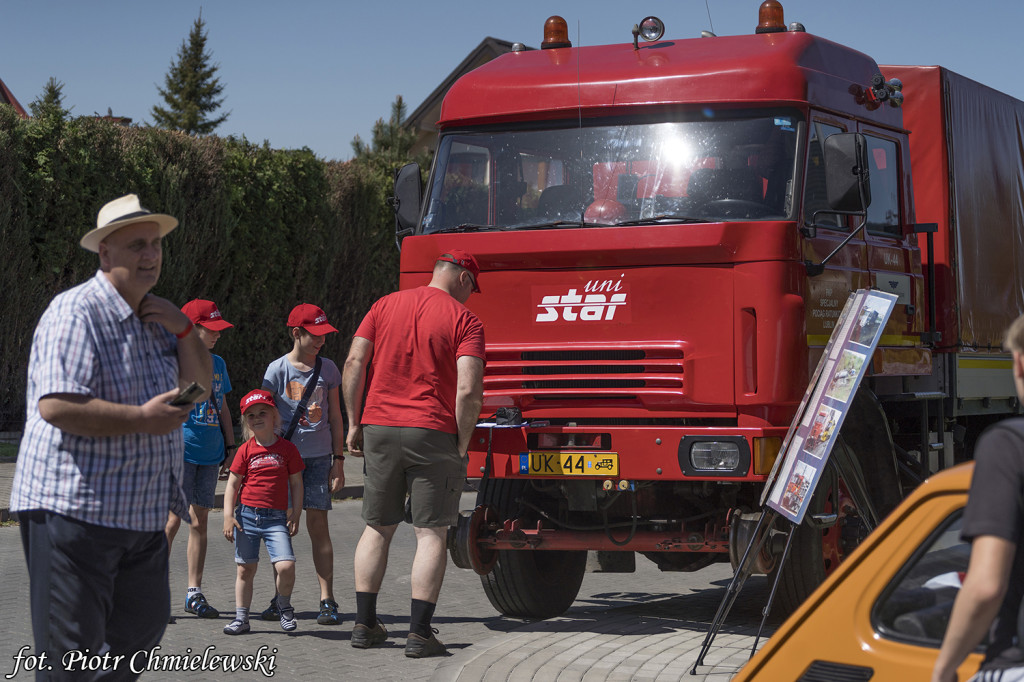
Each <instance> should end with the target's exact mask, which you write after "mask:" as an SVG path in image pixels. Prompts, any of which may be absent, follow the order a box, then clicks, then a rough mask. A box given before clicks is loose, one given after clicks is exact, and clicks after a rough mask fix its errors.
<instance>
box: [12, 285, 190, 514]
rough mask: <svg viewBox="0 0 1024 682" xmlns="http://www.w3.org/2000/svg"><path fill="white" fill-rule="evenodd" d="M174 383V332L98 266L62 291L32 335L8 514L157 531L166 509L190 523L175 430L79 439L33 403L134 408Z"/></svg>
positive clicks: (180, 440)
mask: <svg viewBox="0 0 1024 682" xmlns="http://www.w3.org/2000/svg"><path fill="white" fill-rule="evenodd" d="M177 385H178V354H177V340H176V339H175V338H174V335H173V334H171V333H170V332H168V331H167V330H165V329H164V328H163V327H162V326H161V325H160V324H158V323H156V322H149V323H144V322H142V320H140V319H139V318H138V317H137V316H136V315H135V313H134V311H132V309H131V307H130V306H129V305H128V303H127V302H125V300H124V299H123V298H121V296H120V294H118V293H117V290H116V289H114V287H113V285H112V284H111V283H110V281H109V280H107V278H106V277H105V276H104V275H103V273H102V272H97V273H96V276H95V277H93V278H92V279H90V280H88V281H87V282H84V283H82V284H80V285H79V286H77V287H74V288H73V289H69V290H68V291H65V292H63V293H61V294H59V295H58V296H57V297H56V298H54V299H53V301H52V302H51V303H50V305H49V307H48V308H47V309H46V312H44V313H43V316H42V317H41V318H40V320H39V325H38V326H37V327H36V331H35V336H34V337H33V339H32V352H31V355H30V358H29V364H28V394H27V401H28V405H27V408H26V420H25V433H24V436H23V437H22V440H21V448H20V450H19V452H18V466H17V469H16V471H15V474H14V482H13V484H12V493H11V504H10V508H11V511H27V510H33V509H45V510H49V511H52V512H55V513H57V514H62V515H64V516H69V517H72V518H75V519H78V520H80V521H84V522H86V523H92V524H95V525H99V526H106V527H110V528H123V529H128V530H138V531H158V530H163V528H164V525H165V524H166V523H167V511H168V509H170V510H171V511H173V512H175V513H176V514H179V515H180V516H182V517H183V518H186V519H187V518H188V516H187V511H186V510H187V506H186V503H185V496H184V494H183V492H182V490H181V484H180V481H181V477H182V461H183V456H184V455H183V453H184V449H185V445H184V440H183V436H182V430H181V429H176V430H174V431H173V432H171V433H169V434H167V435H164V436H151V435H149V434H145V433H131V434H127V435H124V436H104V437H86V436H76V435H73V434H70V433H66V432H64V431H61V430H60V429H58V428H57V427H55V426H53V425H51V424H50V423H48V422H47V421H45V420H44V419H43V418H42V417H41V416H40V415H39V399H40V398H43V397H45V396H47V395H52V394H57V393H71V394H77V395H85V396H91V397H93V398H99V399H102V400H107V401H110V402H113V403H120V404H124V405H141V404H143V403H145V402H146V401H147V400H149V399H150V398H152V397H153V396H154V395H157V394H158V393H163V392H165V391H169V390H171V389H173V388H175V387H176V386H177Z"/></svg>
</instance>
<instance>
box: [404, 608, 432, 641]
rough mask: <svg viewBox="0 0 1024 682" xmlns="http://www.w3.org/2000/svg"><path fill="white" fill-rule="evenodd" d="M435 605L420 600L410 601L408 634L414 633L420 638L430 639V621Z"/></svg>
mask: <svg viewBox="0 0 1024 682" xmlns="http://www.w3.org/2000/svg"><path fill="white" fill-rule="evenodd" d="M436 607H437V604H434V603H433V602H429V601H423V600H422V599H413V600H412V609H411V611H412V615H411V616H410V617H409V632H415V633H416V634H417V635H419V636H420V637H423V638H425V639H430V635H431V634H432V632H431V630H430V619H431V618H433V617H434V609H435V608H436Z"/></svg>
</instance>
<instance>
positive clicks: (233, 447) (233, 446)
mask: <svg viewBox="0 0 1024 682" xmlns="http://www.w3.org/2000/svg"><path fill="white" fill-rule="evenodd" d="M237 447H238V446H237V445H235V444H234V443H232V444H231V445H225V446H224V448H225V449H228V448H230V449H232V450H234V449H235V448H237Z"/></svg>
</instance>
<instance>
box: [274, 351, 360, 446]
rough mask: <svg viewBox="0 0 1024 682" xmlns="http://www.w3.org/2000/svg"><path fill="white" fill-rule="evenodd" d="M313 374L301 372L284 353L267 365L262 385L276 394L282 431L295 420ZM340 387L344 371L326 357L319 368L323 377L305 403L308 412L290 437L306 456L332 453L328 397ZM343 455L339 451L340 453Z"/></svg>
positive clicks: (318, 380)
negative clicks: (296, 409) (294, 415)
mask: <svg viewBox="0 0 1024 682" xmlns="http://www.w3.org/2000/svg"><path fill="white" fill-rule="evenodd" d="M312 376H313V370H312V369H310V370H309V371H308V372H300V371H299V370H297V369H295V367H294V366H293V365H292V363H290V362H289V361H288V356H287V355H282V356H281V357H279V358H278V359H277V360H274V361H273V362H272V363H270V365H269V366H268V367H267V371H266V374H264V375H263V388H265V389H266V390H268V391H270V392H271V393H273V394H274V402H276V403H277V411H278V412H279V413H280V414H281V431H282V435H283V432H284V431H287V430H288V425H289V424H291V423H292V415H293V414H295V408H296V407H297V406H298V404H299V401H300V400H302V394H303V392H304V391H305V390H306V384H307V383H309V380H310V378H311V377H312ZM339 386H341V372H340V371H338V366H337V365H336V364H334V362H333V361H331V360H328V359H327V358H323V364H322V365H321V367H320V378H319V379H317V382H316V388H314V389H313V395H311V396H310V398H309V402H308V403H307V404H306V414H305V416H304V417H302V418H301V419H299V423H298V426H296V427H295V433H294V434H292V437H291V438H290V439H289V440H291V442H292V443H294V444H295V447H297V448H298V449H299V454H301V455H302V457H303V458H307V457H322V456H323V455H329V454H331V453H332V452H333V449H334V444H333V441H332V440H331V423H330V420H329V419H328V399H329V396H330V390H331V389H332V388H338V387H339ZM339 454H340V453H339Z"/></svg>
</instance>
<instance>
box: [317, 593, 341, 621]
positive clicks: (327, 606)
mask: <svg viewBox="0 0 1024 682" xmlns="http://www.w3.org/2000/svg"><path fill="white" fill-rule="evenodd" d="M316 622H317V623H319V624H320V625H341V616H339V615H338V602H336V601H334V600H333V599H321V600H320V615H319V616H317V617H316Z"/></svg>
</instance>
